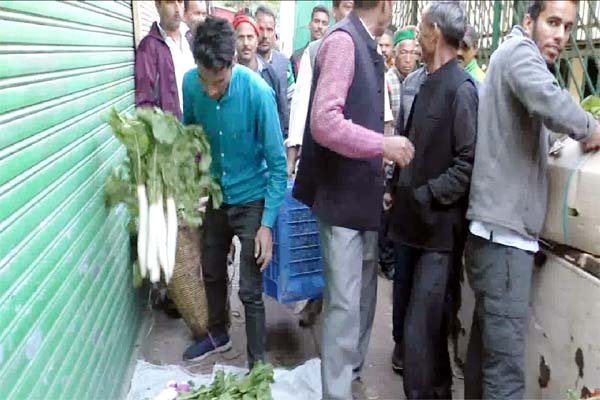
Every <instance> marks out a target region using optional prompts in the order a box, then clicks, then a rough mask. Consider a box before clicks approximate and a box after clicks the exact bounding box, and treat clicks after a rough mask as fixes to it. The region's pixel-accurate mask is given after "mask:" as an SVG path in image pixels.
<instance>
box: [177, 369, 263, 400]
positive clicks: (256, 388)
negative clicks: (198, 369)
mask: <svg viewBox="0 0 600 400" xmlns="http://www.w3.org/2000/svg"><path fill="white" fill-rule="evenodd" d="M273 377H274V372H273V366H272V365H270V364H263V363H257V364H256V365H255V366H254V368H252V370H251V371H250V373H248V375H246V376H243V377H238V376H236V375H233V374H227V375H225V373H224V372H223V371H217V372H216V374H215V379H214V380H213V382H212V383H211V384H210V385H209V386H201V387H200V388H198V389H195V390H192V391H191V392H180V394H179V398H178V399H179V400H271V384H272V383H273V382H274V378H273Z"/></svg>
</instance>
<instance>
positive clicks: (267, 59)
mask: <svg viewBox="0 0 600 400" xmlns="http://www.w3.org/2000/svg"><path fill="white" fill-rule="evenodd" d="M263 60H265V61H266V62H268V63H269V64H273V50H271V54H269V58H266V57H263Z"/></svg>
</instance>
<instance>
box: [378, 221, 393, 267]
mask: <svg viewBox="0 0 600 400" xmlns="http://www.w3.org/2000/svg"><path fill="white" fill-rule="evenodd" d="M389 223H390V211H389V210H388V211H383V212H382V213H381V225H380V228H379V235H378V243H377V245H378V247H379V265H380V266H381V271H382V272H387V271H390V270H392V269H393V268H394V265H395V263H396V259H395V256H394V242H392V241H391V240H390V239H389V238H388V236H387V230H388V225H389Z"/></svg>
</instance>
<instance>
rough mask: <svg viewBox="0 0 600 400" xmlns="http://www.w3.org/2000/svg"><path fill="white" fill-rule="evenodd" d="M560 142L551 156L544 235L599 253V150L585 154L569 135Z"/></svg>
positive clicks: (550, 238) (592, 252) (585, 250)
mask: <svg viewBox="0 0 600 400" xmlns="http://www.w3.org/2000/svg"><path fill="white" fill-rule="evenodd" d="M558 144H559V146H561V148H560V150H559V151H558V153H556V154H554V155H553V154H551V155H550V156H549V158H548V173H549V181H550V185H549V191H548V210H547V213H546V223H545V226H544V229H543V230H542V235H541V236H542V238H544V239H549V240H551V241H553V242H556V243H560V244H564V245H566V246H570V247H574V248H576V249H579V250H581V251H584V252H586V253H590V254H594V255H600V153H595V154H583V152H582V151H581V146H580V144H579V143H578V142H576V141H574V140H572V139H570V138H568V137H565V138H563V139H561V141H560V142H559V143H558ZM551 153H552V151H551Z"/></svg>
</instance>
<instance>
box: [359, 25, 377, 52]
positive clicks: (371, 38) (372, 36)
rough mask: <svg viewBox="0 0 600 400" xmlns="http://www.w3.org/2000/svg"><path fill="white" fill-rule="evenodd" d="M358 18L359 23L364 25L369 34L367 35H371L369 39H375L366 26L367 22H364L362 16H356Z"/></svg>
mask: <svg viewBox="0 0 600 400" xmlns="http://www.w3.org/2000/svg"><path fill="white" fill-rule="evenodd" d="M358 19H359V20H360V23H361V24H363V26H364V27H365V30H366V31H367V33H368V34H369V36H371V39H373V40H375V36H373V34H372V33H371V31H370V30H369V28H367V24H365V21H363V19H362V18H358ZM378 48H379V47H378Z"/></svg>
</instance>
